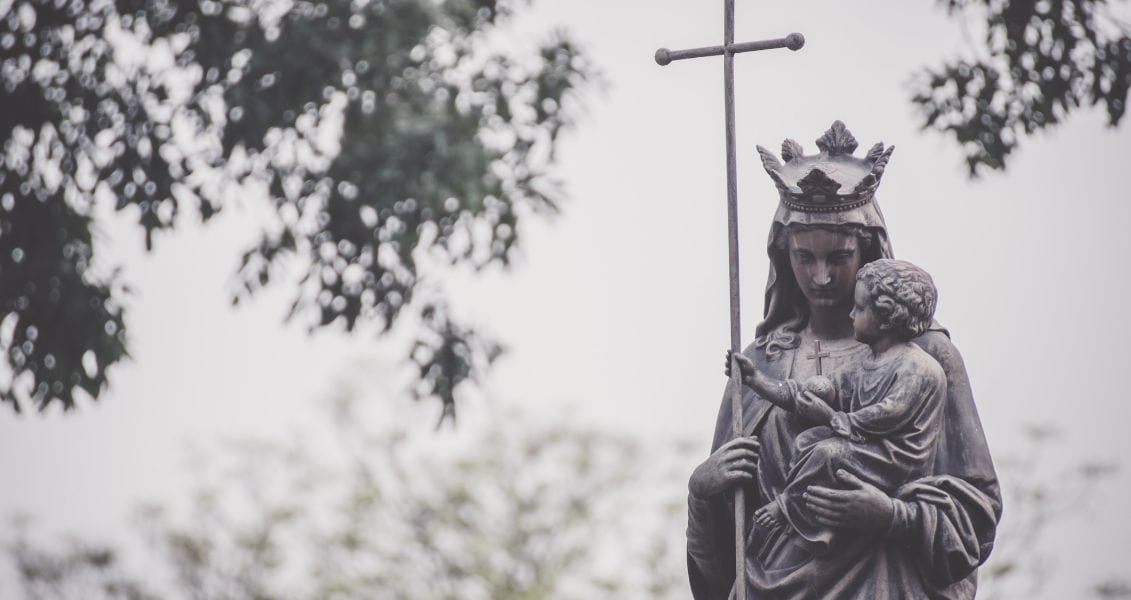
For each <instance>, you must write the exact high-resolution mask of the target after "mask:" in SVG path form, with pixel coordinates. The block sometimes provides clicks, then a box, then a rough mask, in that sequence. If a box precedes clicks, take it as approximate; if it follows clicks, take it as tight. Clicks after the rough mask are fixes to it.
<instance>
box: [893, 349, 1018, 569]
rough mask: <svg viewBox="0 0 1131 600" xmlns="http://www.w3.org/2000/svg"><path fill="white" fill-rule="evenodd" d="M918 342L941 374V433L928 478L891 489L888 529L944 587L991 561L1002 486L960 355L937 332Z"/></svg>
mask: <svg viewBox="0 0 1131 600" xmlns="http://www.w3.org/2000/svg"><path fill="white" fill-rule="evenodd" d="M916 343H917V344H919V345H920V347H922V348H923V349H924V350H926V351H927V353H928V354H930V355H931V356H933V357H934V358H935V360H937V361H938V362H939V364H940V365H941V366H942V368H943V370H944V371H945V373H946V378H947V402H946V407H945V417H944V421H943V422H944V430H943V435H942V436H941V438H940V440H939V448H938V450H937V454H938V455H937V459H936V462H935V473H934V475H933V476H931V477H926V478H923V479H920V480H918V481H914V482H912V483H910V484H908V485H906V486H904V487H903V488H901V489H900V490H898V491H897V492H896V495H895V497H894V498H893V518H892V523H891V534H892V535H893V536H897V537H901V538H903V539H904V540H905V541H906V542H907V543H909V544H910V545H911V546H912V548H913V549H914V550H915V551H916V553H917V554H918V557H919V561H920V564H922V565H923V567H924V572H926V573H928V574H929V575H930V576H931V577H932V579H934V580H935V582H936V583H939V584H949V583H954V582H957V581H960V580H962V579H965V578H966V577H968V576H969V575H970V574H971V573H973V572H974V570H975V569H977V568H978V567H979V566H980V565H981V564H982V563H983V562H985V560H986V559H987V558H989V554H990V551H991V550H992V549H993V544H994V536H995V534H996V532H997V523H998V520H999V519H1000V518H1001V510H1002V503H1001V488H1000V486H999V484H998V479H997V474H996V472H995V470H994V466H993V460H992V459H991V457H990V453H989V446H988V445H987V443H986V436H985V433H984V432H983V430H982V424H981V420H980V419H979V417H978V410H977V407H976V406H975V404H974V397H973V393H972V391H971V388H970V380H969V377H968V376H967V373H966V366H965V364H964V363H963V361H962V356H961V355H960V354H959V353H958V350H957V348H955V347H954V345H953V344H952V343H951V342H950V339H949V338H948V337H947V336H946V335H945V334H944V333H942V332H940V331H930V332H927V333H926V334H924V335H922V336H920V338H919V339H918V340H916Z"/></svg>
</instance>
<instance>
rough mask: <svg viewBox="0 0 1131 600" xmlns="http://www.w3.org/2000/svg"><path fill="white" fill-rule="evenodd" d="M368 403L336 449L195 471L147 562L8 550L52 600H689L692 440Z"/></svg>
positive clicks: (339, 401) (98, 554) (290, 448)
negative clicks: (450, 427) (439, 431)
mask: <svg viewBox="0 0 1131 600" xmlns="http://www.w3.org/2000/svg"><path fill="white" fill-rule="evenodd" d="M357 397H358V396H357V394H356V393H355V392H353V391H351V390H350V389H349V388H342V391H341V392H340V393H339V395H338V397H337V398H336V400H335V402H334V406H335V407H336V408H335V410H334V411H333V414H334V418H333V427H332V436H331V439H333V440H334V442H335V444H336V445H334V446H332V447H331V449H330V451H327V447H326V446H320V445H317V444H311V443H308V440H309V439H312V437H311V436H310V434H311V432H310V431H304V432H302V434H301V435H297V436H291V437H290V438H289V439H290V441H288V442H276V441H271V440H259V441H244V442H241V443H239V444H233V445H230V446H227V447H224V448H223V449H222V450H221V451H220V452H219V453H217V454H216V458H217V459H218V460H215V461H212V460H210V461H207V462H206V464H208V465H211V467H210V468H205V469H203V470H199V469H198V470H197V471H196V472H197V473H198V476H199V480H198V482H197V483H196V484H195V486H194V489H193V490H192V491H191V493H190V494H189V495H188V496H187V497H189V498H191V499H192V500H191V502H190V503H189V505H188V506H187V507H185V506H180V507H161V506H157V505H149V506H147V507H144V508H143V510H142V512H141V514H142V517H141V521H140V527H138V528H135V529H133V531H132V534H134V536H135V537H136V538H138V539H141V540H144V541H142V544H141V545H142V547H144V548H147V549H148V550H149V551H148V552H146V553H145V555H144V557H143V558H142V560H141V561H140V562H139V561H137V560H133V561H130V560H129V557H128V553H122V552H120V551H117V550H115V549H114V547H113V545H112V543H105V542H102V543H98V544H89V543H80V542H69V543H63V544H62V545H56V544H48V543H44V542H43V541H42V539H40V538H37V536H35V535H33V534H32V532H31V531H30V530H28V529H25V530H24V531H22V532H21V533H18V534H17V535H16V536H15V537H14V538H9V539H0V543H6V544H7V546H8V551H9V553H8V555H9V558H10V559H11V563H12V564H14V565H15V566H16V568H17V569H16V570H17V576H18V578H19V583H20V585H21V588H20V589H21V590H22V591H23V592H24V593H25V595H26V596H27V597H29V598H42V599H45V600H46V599H60V598H148V597H164V598H186V599H196V598H199V599H208V600H236V599H249V600H250V599H252V598H257V599H270V598H293V599H302V598H319V599H322V598H337V599H345V598H358V599H362V598H364V599H391V598H405V599H410V598H437V599H445V598H448V599H453V600H454V599H459V600H475V599H483V600H488V599H490V600H494V599H499V600H503V599H510V600H518V599H527V600H534V599H543V598H578V599H583V598H584V599H588V598H599V597H617V598H657V599H660V598H684V597H686V580H685V576H684V570H683V569H684V566H683V560H684V554H683V546H682V543H681V542H682V539H683V536H682V531H681V528H680V527H673V526H672V524H673V523H679V522H681V521H682V519H683V511H684V510H685V504H684V503H683V497H684V495H685V494H686V488H685V487H684V485H683V483H682V479H681V478H679V477H676V476H675V471H681V470H682V469H684V468H685V467H686V466H687V463H688V462H689V459H688V452H687V451H688V449H689V448H690V445H687V444H683V445H679V444H665V445H660V444H657V443H655V441H652V442H647V443H645V442H641V441H638V440H634V439H632V438H628V437H624V436H619V435H615V434H611V433H606V432H603V431H600V430H594V429H588V428H583V427H578V426H575V425H570V424H568V423H563V422H561V420H558V422H555V423H553V424H552V425H551V426H549V427H542V426H538V425H536V424H534V423H533V422H532V421H531V420H530V419H529V418H525V417H523V416H522V415H521V414H510V415H507V418H505V419H492V424H491V425H488V426H486V427H481V428H477V429H476V430H475V432H473V433H471V434H470V435H469V436H465V437H464V438H462V439H459V440H457V439H453V438H452V437H445V436H436V435H435V434H434V433H432V432H431V431H428V430H427V429H420V428H417V431H415V433H414V432H411V431H409V430H408V429H407V428H406V427H405V426H404V425H403V424H404V423H412V422H416V420H414V419H409V418H396V419H387V418H386V419H385V420H386V421H388V422H391V423H393V425H390V426H388V427H383V426H373V425H372V424H371V423H372V422H373V415H374V413H376V412H377V411H374V410H373V407H375V406H377V405H379V404H380V403H379V402H373V401H366V402H365V403H360V402H357ZM363 404H364V406H362V405H363ZM366 412H368V413H369V414H365V413H366ZM381 416H382V417H386V416H387V411H386V414H385V415H381ZM367 423H368V424H369V425H366V424H367ZM501 423H505V424H506V425H505V426H504V425H501ZM464 429H465V430H466V429H467V428H466V427H465V428H464ZM461 433H462V434H467V433H468V432H467V431H464V432H461ZM304 440H306V441H304ZM669 471H670V472H669ZM681 472H682V471H681ZM201 473H203V474H201ZM673 482H674V484H673ZM642 490H647V493H641V491H642ZM130 565H132V566H133V567H132V568H131V567H130ZM140 573H145V574H147V576H141V575H139V574H140Z"/></svg>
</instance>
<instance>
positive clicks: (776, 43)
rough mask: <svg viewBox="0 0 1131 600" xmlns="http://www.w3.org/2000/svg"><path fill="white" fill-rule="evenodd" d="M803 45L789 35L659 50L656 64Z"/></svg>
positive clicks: (801, 38) (798, 36) (799, 38)
mask: <svg viewBox="0 0 1131 600" xmlns="http://www.w3.org/2000/svg"><path fill="white" fill-rule="evenodd" d="M804 45H805V36H803V35H801V34H800V33H791V34H789V35H787V36H785V37H783V38H776V39H772V40H761V41H758V42H744V43H741V44H730V45H729V46H706V47H704V48H690V49H687V50H668V49H667V48H660V49H659V50H657V51H656V64H658V65H660V66H661V67H664V66H667V65H670V64H671V63H672V61H676V60H684V59H687V58H702V57H704V56H721V55H722V54H723V53H724V52H729V53H730V54H742V53H743V52H754V51H757V50H773V49H775V48H789V49H790V50H794V51H796V50H800V49H801V47H802V46H804Z"/></svg>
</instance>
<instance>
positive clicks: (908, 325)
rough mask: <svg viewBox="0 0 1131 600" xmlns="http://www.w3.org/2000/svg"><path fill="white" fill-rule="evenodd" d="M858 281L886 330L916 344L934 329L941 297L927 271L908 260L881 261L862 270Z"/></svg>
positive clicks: (858, 275)
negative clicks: (933, 323)
mask: <svg viewBox="0 0 1131 600" xmlns="http://www.w3.org/2000/svg"><path fill="white" fill-rule="evenodd" d="M856 281H858V282H860V283H863V284H864V289H865V290H866V291H867V292H868V296H869V298H870V299H871V303H872V307H873V309H874V310H875V311H876V314H877V315H878V316H879V317H880V319H881V320H882V323H883V325H882V327H883V328H884V329H887V330H890V331H893V332H895V334H896V335H898V336H899V337H900V338H901V339H903V340H912V339H914V338H916V337H919V335H921V334H923V333H924V332H926V331H927V329H928V328H929V327H930V326H931V320H932V319H933V318H934V316H935V304H936V303H937V302H938V297H939V294H938V290H936V289H935V282H934V281H933V280H931V276H930V275H929V274H927V272H926V271H924V270H923V269H920V268H919V267H916V266H915V265H913V264H911V263H909V262H907V261H905V260H895V259H892V258H881V259H879V260H874V261H872V262H870V263H868V264H866V265H864V266H863V267H861V268H860V271H859V273H857V275H856Z"/></svg>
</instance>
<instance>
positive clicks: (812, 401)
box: [797, 391, 836, 423]
mask: <svg viewBox="0 0 1131 600" xmlns="http://www.w3.org/2000/svg"><path fill="white" fill-rule="evenodd" d="M797 396H798V397H797V414H799V415H801V417H802V418H804V419H808V420H810V421H813V422H815V423H828V422H829V421H831V420H832V418H833V415H835V414H836V411H834V410H833V409H832V408H831V407H829V405H828V404H825V401H824V400H822V399H821V398H820V397H819V396H817V395H816V394H814V393H813V392H808V391H806V392H802V393H800V394H798V395H797Z"/></svg>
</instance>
